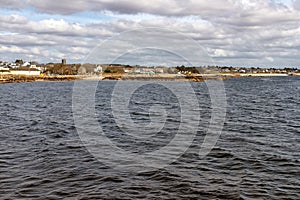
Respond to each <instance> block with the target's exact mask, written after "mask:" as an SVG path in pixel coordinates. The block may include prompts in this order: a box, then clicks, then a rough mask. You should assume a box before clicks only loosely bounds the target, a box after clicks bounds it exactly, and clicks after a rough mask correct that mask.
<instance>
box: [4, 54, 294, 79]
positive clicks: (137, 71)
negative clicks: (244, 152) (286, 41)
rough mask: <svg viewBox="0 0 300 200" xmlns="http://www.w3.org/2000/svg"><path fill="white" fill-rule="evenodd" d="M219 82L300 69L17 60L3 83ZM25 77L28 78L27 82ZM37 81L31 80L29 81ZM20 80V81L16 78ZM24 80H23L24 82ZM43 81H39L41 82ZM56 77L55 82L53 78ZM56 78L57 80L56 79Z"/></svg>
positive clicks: (7, 65)
mask: <svg viewBox="0 0 300 200" xmlns="http://www.w3.org/2000/svg"><path fill="white" fill-rule="evenodd" d="M217 75H218V79H219V78H220V77H219V76H221V77H222V78H228V77H240V76H297V75H300V69H298V67H295V68H288V67H285V68H260V67H251V68H247V67H232V66H230V67H228V66H197V67H191V66H183V65H181V66H176V67H166V66H151V67H149V66H140V65H134V66H131V65H123V64H88V63H86V64H68V63H67V60H66V59H62V60H61V62H58V63H47V64H39V63H37V62H32V61H30V62H29V61H23V60H22V59H17V60H16V61H15V62H5V61H0V76H1V77H0V82H1V81H2V82H6V81H8V80H12V81H8V82H14V81H15V80H20V81H21V82H22V80H25V79H26V80H27V81H28V80H33V81H34V80H37V79H38V80H43V79H47V80H56V79H59V80H63V79H67V80H73V79H75V78H76V79H77V78H78V77H83V78H87V77H98V78H99V79H101V80H102V79H103V80H106V79H108V80H121V79H123V80H130V79H141V80H144V79H147V78H148V79H155V80H173V79H176V80H181V79H182V80H190V81H203V78H204V79H205V78H213V79H215V77H216V76H217ZM24 76H25V77H26V76H27V77H26V78H24ZM29 76H30V77H33V78H31V79H30V78H28V77H29ZM16 77H19V78H16ZM20 77H21V78H20ZM37 77H39V78H37ZM42 77H44V78H42ZM51 77H52V78H51ZM54 77H56V78H54Z"/></svg>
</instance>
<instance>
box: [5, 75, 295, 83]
mask: <svg viewBox="0 0 300 200" xmlns="http://www.w3.org/2000/svg"><path fill="white" fill-rule="evenodd" d="M286 76H300V73H292V74H283V73H220V74H188V75H184V74H155V75H149V74H118V73H111V74H110V73H109V74H101V75H98V76H87V75H57V76H31V75H0V84H1V83H2V84H3V83H20V82H43V81H75V80H124V81H126V80H141V81H190V82H203V81H205V80H226V79H228V78H240V77H286Z"/></svg>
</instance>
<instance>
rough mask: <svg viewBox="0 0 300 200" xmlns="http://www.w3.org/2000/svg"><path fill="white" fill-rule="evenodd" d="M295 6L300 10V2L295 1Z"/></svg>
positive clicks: (298, 0) (299, 0)
mask: <svg viewBox="0 0 300 200" xmlns="http://www.w3.org/2000/svg"><path fill="white" fill-rule="evenodd" d="M293 6H294V8H295V9H296V10H300V0H294V1H293Z"/></svg>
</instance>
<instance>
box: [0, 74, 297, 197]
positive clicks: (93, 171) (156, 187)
mask: <svg viewBox="0 0 300 200" xmlns="http://www.w3.org/2000/svg"><path fill="white" fill-rule="evenodd" d="M115 83H116V82H113V81H103V82H99V84H98V89H97V92H96V99H95V108H96V112H95V119H96V120H97V122H99V125H100V126H101V127H102V128H103V132H104V133H105V135H106V137H107V138H109V139H110V140H111V141H113V142H114V143H115V144H116V145H117V146H118V147H119V148H122V149H124V151H127V152H128V153H137V154H139V155H141V154H144V153H147V152H151V151H155V150H157V149H160V148H162V147H163V146H165V145H168V141H170V140H172V139H173V138H174V137H175V135H176V133H177V132H176V130H178V129H179V127H180V115H181V111H182V109H181V108H180V105H179V103H178V102H179V101H178V99H177V97H176V95H174V94H173V93H172V91H170V90H168V89H167V88H165V87H162V86H161V85H159V84H154V83H151V84H146V85H145V86H144V87H143V88H140V89H139V90H137V91H136V92H134V93H133V94H132V97H131V101H130V105H129V107H128V109H129V111H130V113H129V114H130V116H131V118H132V120H133V121H134V122H135V123H136V124H143V123H149V122H150V121H151V117H150V116H149V109H150V108H151V106H153V105H154V106H162V107H163V108H164V109H165V111H166V112H165V115H166V119H167V120H166V123H164V127H163V128H162V129H161V130H160V131H159V132H157V133H156V134H155V135H153V136H152V137H151V139H149V140H142V139H139V140H134V139H133V136H128V135H126V134H124V132H122V127H119V126H118V124H117V123H116V121H115V119H114V117H113V113H112V111H111V94H112V90H113V87H114V85H115ZM123 83H124V84H127V82H123ZM172 84H174V85H175V86H176V84H180V83H177V82H173V83H172ZM224 84H225V89H226V97H227V113H226V119H225V124H224V128H223V132H222V134H221V136H220V137H219V139H218V141H217V143H216V145H215V146H214V148H213V150H212V151H211V152H210V153H209V154H208V155H207V156H206V157H204V158H201V159H200V158H199V157H198V154H197V152H198V150H199V148H200V145H201V143H202V142H203V138H204V136H205V133H206V131H207V129H208V126H209V120H210V117H211V108H210V107H211V100H210V97H209V92H208V90H207V87H206V86H205V84H204V83H192V86H193V88H194V90H195V93H196V95H197V99H196V100H197V101H198V102H199V105H200V107H199V112H200V115H201V119H200V123H199V127H198V130H197V135H196V138H195V139H194V141H193V143H192V144H191V146H190V148H189V149H188V150H187V151H185V152H184V154H183V155H182V156H181V157H180V158H178V159H177V160H176V161H174V162H173V163H171V164H170V165H168V166H167V167H165V168H164V169H157V170H155V169H153V170H148V169H145V170H144V171H137V172H127V171H126V170H124V171H122V170H116V169H113V168H111V167H110V166H108V165H107V164H105V162H102V161H101V159H100V160H99V159H97V158H95V157H94V156H93V155H92V154H90V153H89V151H88V149H87V148H86V147H85V146H84V145H83V143H82V141H81V140H80V137H79V135H78V133H77V131H76V127H75V123H74V119H73V113H72V89H73V85H74V83H73V82H36V83H16V84H5V85H0V94H1V96H0V116H1V117H0V199H62V198H70V199H93V198H94V199H132V198H144V199H145V198H146V199H183V198H188V199H300V192H299V191H300V108H299V106H300V96H299V94H300V93H299V92H300V78H299V77H281V78H280V77H274V78H239V79H229V80H226V81H224ZM178 86H179V85H178ZM124 92H126V91H124ZM190 117H191V119H193V116H190ZM154 119H155V118H154ZM140 132H141V133H142V132H143V129H142V128H140ZM128 165H130V163H128Z"/></svg>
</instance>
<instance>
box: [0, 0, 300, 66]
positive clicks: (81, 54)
mask: <svg viewBox="0 0 300 200" xmlns="http://www.w3.org/2000/svg"><path fill="white" fill-rule="evenodd" d="M299 2H300V0H297V1H294V2H293V8H289V7H287V6H284V5H283V4H280V3H276V1H265V0H241V1H235V0H216V1H213V2H210V1H206V0H189V1H179V0H172V1H171V0H165V1H160V0H153V1H151V2H150V1H129V0H120V1H118V3H115V2H114V1H109V0H85V1H84V0H78V1H76V3H72V2H70V1H64V0H60V1H58V0H51V1H50V0H43V1H40V0H23V1H1V2H0V6H1V9H2V10H3V9H7V8H9V9H21V11H20V12H18V11H10V12H9V14H4V13H5V12H3V13H2V15H0V30H1V31H0V44H1V49H0V56H1V57H2V58H11V59H15V57H20V58H24V59H25V60H26V59H27V58H28V59H37V60H38V61H40V62H48V61H49V60H55V59H58V60H60V58H61V57H62V56H64V57H67V58H70V59H73V60H72V61H70V62H81V61H82V60H84V59H85V57H86V56H87V55H88V53H89V51H91V50H92V49H93V48H94V47H95V46H96V45H97V44H100V43H101V42H103V41H105V40H107V39H109V38H110V37H113V36H116V35H118V34H122V33H123V32H124V31H125V32H126V31H130V30H134V29H141V28H144V27H157V28H161V29H162V30H163V29H168V30H172V31H174V33H175V32H176V33H178V34H183V35H184V36H185V37H187V38H191V39H193V40H195V42H196V43H197V44H198V45H199V46H202V47H203V48H204V49H205V50H206V51H207V52H208V53H209V54H210V55H211V57H212V58H213V59H214V60H215V62H216V63H217V64H219V65H238V64H245V65H251V66H252V65H256V64H260V65H265V66H267V65H268V64H272V65H273V64H278V65H283V64H284V63H285V60H286V63H288V64H295V65H296V64H297V65H299V66H300V63H299V61H298V56H299V54H300V29H299V21H300V18H299V17H300V15H299ZM28 6H29V7H31V9H30V10H31V11H30V12H32V13H33V14H34V15H35V16H36V15H39V18H34V17H31V16H30V15H28V14H26V17H25V16H24V15H25V14H23V13H22V9H25V7H27V8H28ZM32 8H33V9H32ZM1 9H0V10H1ZM297 9H298V10H297ZM32 10H33V11H32ZM27 12H29V11H28V10H27ZM95 12H97V13H98V14H95ZM45 13H48V14H47V15H44V14H45ZM78 13H81V14H78ZM45 16H46V17H45ZM80 16H84V17H85V20H84V21H81V20H77V19H79V18H80ZM97 17H99V19H102V18H103V19H104V18H105V20H97V19H95V20H94V19H93V18H97ZM88 19H91V22H89V20H88ZM76 20H77V21H76ZM148 36H149V35H148ZM148 36H147V37H148ZM133 37H135V38H136V40H137V41H136V42H139V43H141V44H142V43H143V42H144V41H143V37H141V35H136V36H133ZM151 37H152V39H153V40H152V43H149V44H148V46H151V45H152V46H155V45H156V46H157V45H159V44H161V45H162V46H163V45H164V44H165V43H166V41H165V40H170V39H171V40H172V41H173V44H174V45H172V48H175V47H176V48H179V49H180V51H181V52H182V54H187V53H189V52H191V49H190V48H189V46H188V45H186V43H185V41H184V40H182V38H180V37H178V35H177V36H176V34H171V35H169V36H168V35H162V33H161V32H159V31H158V32H156V33H155V32H152V33H151ZM118 45H119V47H118ZM124 45H125V43H124V41H121V42H117V43H116V46H115V48H116V49H115V50H114V51H115V52H114V53H115V54H116V55H118V54H120V53H122V51H123V52H124V48H126V46H124ZM107 48H111V47H107ZM200 48H201V47H200ZM125 50H126V49H125ZM153 52H155V51H151V53H153ZM148 53H149V52H148ZM160 53H162V52H160ZM139 55H142V57H144V58H145V59H146V58H147V59H148V60H149V61H151V56H150V57H149V56H147V55H145V53H140V54H139ZM163 55H165V54H163ZM127 57H128V58H129V57H130V58H131V59H132V58H134V56H132V55H131V56H129V55H127ZM270 58H272V59H273V62H272V59H270ZM275 58H276V59H275ZM123 60H124V59H123ZM275 61H276V62H275ZM160 63H163V62H162V61H161V62H160ZM199 63H200V62H199Z"/></svg>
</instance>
